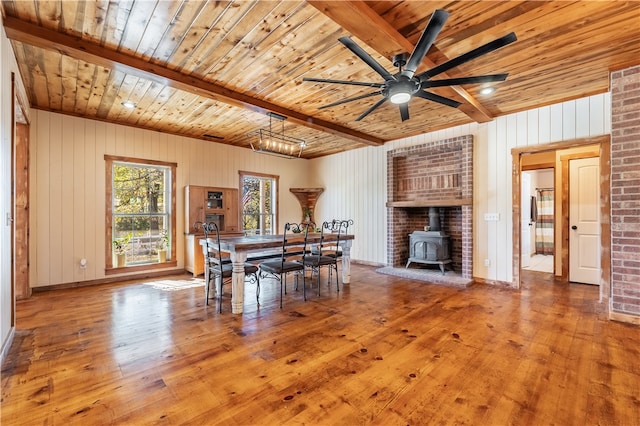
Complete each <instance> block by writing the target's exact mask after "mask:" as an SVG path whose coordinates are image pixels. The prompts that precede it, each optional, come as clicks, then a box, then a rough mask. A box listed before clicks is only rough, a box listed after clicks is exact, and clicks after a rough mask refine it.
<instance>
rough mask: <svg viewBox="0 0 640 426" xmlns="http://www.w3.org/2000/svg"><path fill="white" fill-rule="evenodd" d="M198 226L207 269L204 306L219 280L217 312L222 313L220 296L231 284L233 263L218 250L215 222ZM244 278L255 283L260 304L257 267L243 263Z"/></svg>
mask: <svg viewBox="0 0 640 426" xmlns="http://www.w3.org/2000/svg"><path fill="white" fill-rule="evenodd" d="M197 225H198V226H202V228H203V230H204V236H205V247H206V250H205V260H204V262H205V264H204V267H205V268H208V272H209V274H208V281H207V282H206V283H205V296H204V297H205V304H207V305H208V304H209V292H210V290H211V286H212V285H215V282H216V279H218V278H219V279H220V291H219V292H218V300H219V308H218V312H220V313H222V294H223V288H224V285H225V284H228V283H231V281H232V280H231V279H232V276H233V263H231V259H230V258H229V257H228V256H224V255H223V251H222V249H221V248H220V229H219V228H218V225H217V224H216V223H215V222H206V223H202V222H199V223H198V224H197ZM196 229H198V228H196ZM244 276H245V279H248V280H249V281H250V282H255V283H256V303H260V277H259V274H258V267H257V266H256V265H254V264H252V263H248V262H245V264H244Z"/></svg>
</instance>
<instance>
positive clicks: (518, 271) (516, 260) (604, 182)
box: [511, 135, 611, 312]
mask: <svg viewBox="0 0 640 426" xmlns="http://www.w3.org/2000/svg"><path fill="white" fill-rule="evenodd" d="M610 149H611V142H610V136H609V135H603V136H598V137H593V138H584V139H575V140H572V141H565V142H557V143H551V144H547V145H539V146H527V147H521V148H513V149H512V150H511V155H512V161H513V169H514V173H513V174H512V177H513V181H512V188H513V194H512V195H513V196H512V200H513V203H512V210H513V216H512V219H513V227H512V237H513V238H512V242H513V266H514V268H513V286H514V287H515V288H520V286H521V282H520V281H521V276H522V274H523V273H528V271H527V269H525V268H524V267H523V261H522V245H523V242H522V235H523V234H524V232H523V227H524V226H526V225H527V224H526V223H523V222H524V221H525V220H527V218H526V217H525V216H526V213H525V212H523V205H524V203H523V201H522V182H521V181H522V172H523V171H531V170H533V169H541V168H545V167H542V166H543V164H541V163H542V161H536V163H537V164H536V166H535V167H531V165H530V164H528V162H529V163H531V159H532V158H535V157H536V156H548V159H549V161H548V168H551V167H553V168H554V169H555V173H554V175H555V178H554V185H553V187H554V189H555V191H554V192H555V197H554V198H555V208H554V210H555V212H554V223H555V226H554V233H555V236H554V252H555V258H554V263H555V267H554V276H555V277H556V281H560V282H567V283H568V282H569V236H570V234H569V232H570V224H569V180H570V179H569V163H570V161H571V160H575V159H579V158H587V157H596V158H597V161H598V164H599V170H598V179H597V185H599V192H600V195H599V200H598V203H599V213H600V220H599V224H598V225H597V226H598V227H599V230H600V236H601V238H600V240H599V247H600V270H599V274H600V279H599V282H600V301H601V302H603V303H604V304H605V306H606V309H607V312H608V309H609V306H608V303H606V302H608V300H609V298H610V293H611V276H610V275H611V252H610V245H611V223H610V219H609V213H608V212H609V210H610V208H611V203H610V199H609V191H610V188H609V182H610V175H611V167H610ZM523 218H524V219H523Z"/></svg>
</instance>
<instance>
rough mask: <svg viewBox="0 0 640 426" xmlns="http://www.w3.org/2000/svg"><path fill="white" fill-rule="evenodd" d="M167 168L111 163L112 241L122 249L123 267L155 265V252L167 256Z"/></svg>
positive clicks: (169, 198) (168, 248) (156, 259)
mask: <svg viewBox="0 0 640 426" xmlns="http://www.w3.org/2000/svg"><path fill="white" fill-rule="evenodd" d="M170 173H171V172H170V169H169V168H167V167H156V166H142V165H138V164H128V163H114V165H113V200H112V202H113V205H112V206H113V207H112V212H113V239H114V241H116V242H117V244H116V246H117V245H121V246H123V251H124V254H125V257H126V263H127V264H129V265H131V264H141V263H154V262H158V259H159V258H158V251H159V250H167V251H168V252H170V246H171V241H170V240H169V239H167V238H164V235H171V230H170V229H169V228H168V227H169V223H170V221H169V212H168V211H167V204H166V202H165V201H166V200H169V201H170V200H171V194H167V193H166V190H167V188H168V187H169V185H166V184H165V182H170V179H169V178H170Z"/></svg>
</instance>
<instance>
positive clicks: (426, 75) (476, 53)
mask: <svg viewBox="0 0 640 426" xmlns="http://www.w3.org/2000/svg"><path fill="white" fill-rule="evenodd" d="M516 40H517V37H516V34H515V33H513V32H511V33H509V34H507V35H505V36H502V37H500V38H498V39H495V40H493V41H490V42H489V43H487V44H484V45H482V46H480V47H477V48H475V49H473V50H470V51H469V52H467V53H464V54H462V55H460V56H458V57H457V58H453V59H451V60H449V61H447V62H445V63H443V64H440V65H438V66H436V67H434V68H431V69H430V70H428V71H425V72H423V73H421V74H419V75H418V78H419V79H420V80H421V81H424V80H428V79H430V78H431V77H434V76H436V75H438V74H441V73H443V72H445V71H447V70H450V69H451V68H454V67H457V66H458V65H461V64H464V63H465V62H468V61H470V60H472V59H475V58H477V57H480V56H482V55H486V54H487V53H490V52H493V51H494V50H497V49H500V48H501V47H504V46H506V45H508V44H511V43H513V42H514V41H516Z"/></svg>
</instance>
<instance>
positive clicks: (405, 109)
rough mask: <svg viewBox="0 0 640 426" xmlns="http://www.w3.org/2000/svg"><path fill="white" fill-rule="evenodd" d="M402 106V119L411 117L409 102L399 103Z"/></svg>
mask: <svg viewBox="0 0 640 426" xmlns="http://www.w3.org/2000/svg"><path fill="white" fill-rule="evenodd" d="M398 106H399V107H400V118H402V121H405V120H408V119H409V102H407V103H405V104H400V105H398Z"/></svg>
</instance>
